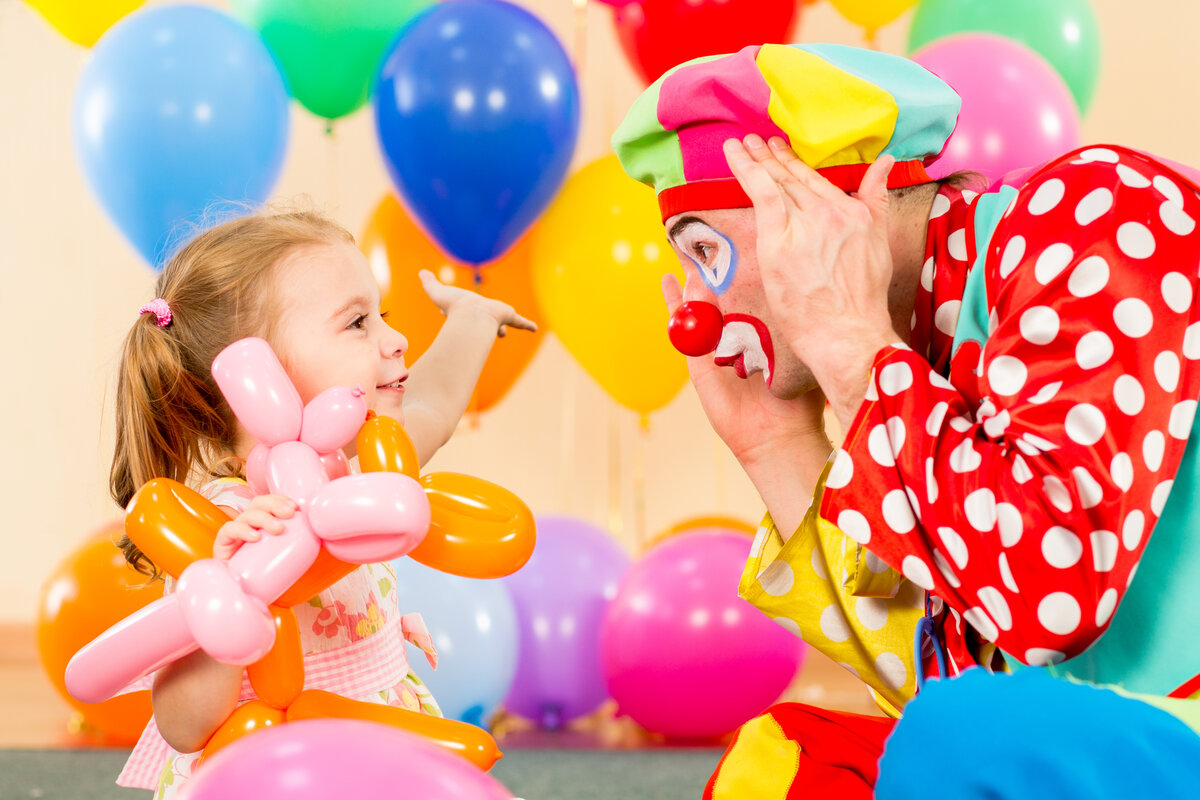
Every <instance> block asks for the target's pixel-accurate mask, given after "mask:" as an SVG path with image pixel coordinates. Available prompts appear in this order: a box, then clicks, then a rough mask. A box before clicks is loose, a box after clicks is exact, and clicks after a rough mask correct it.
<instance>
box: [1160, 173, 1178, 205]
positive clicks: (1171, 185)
mask: <svg viewBox="0 0 1200 800" xmlns="http://www.w3.org/2000/svg"><path fill="white" fill-rule="evenodd" d="M1154 188H1155V189H1158V191H1159V193H1160V194H1162V196H1163V197H1165V198H1167V200H1168V201H1170V202H1172V203H1174V204H1175V205H1177V206H1180V207H1182V206H1183V192H1181V191H1179V187H1178V186H1176V185H1175V181H1173V180H1171V179H1170V178H1168V177H1167V176H1166V175H1155V176H1154Z"/></svg>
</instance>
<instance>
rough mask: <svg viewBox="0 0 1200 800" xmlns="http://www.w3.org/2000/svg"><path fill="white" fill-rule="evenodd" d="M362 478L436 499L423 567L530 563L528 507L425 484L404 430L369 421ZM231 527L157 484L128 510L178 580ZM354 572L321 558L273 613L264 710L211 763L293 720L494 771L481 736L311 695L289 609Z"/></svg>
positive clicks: (449, 481)
mask: <svg viewBox="0 0 1200 800" xmlns="http://www.w3.org/2000/svg"><path fill="white" fill-rule="evenodd" d="M357 446H358V453H359V465H360V467H361V469H362V470H363V471H364V472H380V471H389V472H403V473H404V474H406V475H408V476H409V477H411V478H414V479H418V480H419V481H420V483H421V485H422V487H423V488H424V490H425V493H426V496H427V497H428V498H429V501H430V506H431V509H432V524H431V525H430V530H429V533H428V535H427V536H426V538H425V540H424V542H423V543H422V544H421V546H420V547H418V548H417V549H416V550H414V551H413V553H412V554H411V555H412V556H413V557H414V558H418V560H420V561H421V562H422V563H424V564H426V565H428V566H431V567H434V568H435V569H440V570H443V571H445V572H451V573H454V574H456V575H464V576H468V577H479V578H494V577H499V576H501V575H507V574H509V573H511V572H514V571H516V570H517V569H519V568H520V567H521V566H522V565H523V564H524V563H525V562H526V561H527V560H528V559H529V556H530V555H531V554H532V553H533V545H534V538H535V528H534V520H533V515H532V513H530V511H529V508H528V507H527V506H526V505H525V504H524V503H523V502H521V500H520V499H519V498H518V497H517V496H516V495H514V494H513V493H512V492H509V491H508V490H506V489H503V488H501V487H500V486H497V485H496V484H493V483H490V482H488V481H484V480H482V479H479V478H474V477H471V476H469V475H459V474H455V473H431V474H429V475H425V476H418V470H419V464H418V461H417V455H416V450H415V449H414V448H413V445H412V442H411V440H409V438H408V434H406V433H405V432H404V429H403V427H401V425H400V424H399V423H398V422H396V420H394V419H391V418H390V417H379V416H375V415H371V416H370V417H369V418H368V419H367V421H366V423H365V424H364V425H363V427H362V429H361V430H360V431H359V434H358V440H357ZM226 521H228V517H227V516H226V515H225V514H224V513H223V512H221V510H220V509H218V508H217V507H216V506H214V505H213V504H212V503H211V502H209V501H208V500H207V499H205V498H204V497H203V496H202V495H200V494H199V493H197V492H194V491H192V490H191V489H188V488H187V487H186V486H183V485H182V484H179V483H177V482H175V481H171V480H168V479H164V478H156V479H155V480H152V481H150V482H149V483H147V484H146V485H145V486H143V487H142V488H141V489H140V490H139V491H138V493H137V495H136V496H135V497H134V500H133V502H132V503H131V504H130V506H129V511H128V515H127V517H126V522H125V531H126V533H127V534H128V536H129V538H130V539H131V540H132V541H133V542H134V544H136V545H137V546H138V548H139V549H141V551H142V552H143V553H145V554H146V556H147V557H148V558H150V560H151V561H153V562H154V563H155V564H157V565H158V566H159V567H160V568H161V569H162V570H163V571H164V572H166V573H168V574H170V575H173V576H178V575H179V574H180V573H181V572H182V571H183V569H184V568H185V567H187V566H188V564H190V563H191V562H192V561H195V560H196V559H199V558H205V557H209V556H211V554H212V544H213V540H214V537H215V535H216V531H217V529H218V528H220V526H221V525H222V524H224V523H225V522H226ZM356 568H357V565H356V564H350V563H347V562H344V561H340V560H338V559H336V558H334V557H333V556H331V555H329V553H328V552H326V551H325V550H324V549H322V550H321V553H320V556H319V557H318V558H317V560H316V561H315V562H314V563H313V565H312V566H311V567H310V568H309V569H308V571H307V572H305V574H304V575H303V576H301V578H300V579H299V580H298V581H296V583H295V584H293V586H292V587H291V588H290V589H288V591H287V592H285V593H284V594H283V596H281V597H280V598H279V599H278V600H277V601H276V602H275V604H273V605H272V606H271V612H272V614H273V616H274V618H275V628H276V632H277V635H276V637H275V644H274V646H273V647H272V648H271V651H270V652H269V653H267V655H266V656H264V657H263V658H262V659H261V660H259V661H257V662H255V663H254V664H251V665H250V666H249V667H247V675H248V677H249V679H250V684H251V686H252V687H253V688H254V693H255V694H256V695H257V696H258V699H257V700H252V701H250V702H247V703H244V704H243V705H241V706H239V707H238V708H237V709H235V710H234V712H233V714H231V715H230V717H229V718H228V719H227V720H226V721H225V722H224V723H222V725H221V727H220V728H218V729H217V731H216V732H215V733H214V734H213V735H212V737H211V738H210V739H209V741H208V744H207V745H206V746H205V748H204V755H203V759H207V758H209V757H210V756H211V755H212V754H213V753H215V752H216V751H218V750H220V749H221V748H222V747H224V746H226V745H227V744H229V743H230V742H233V741H236V740H237V739H239V738H241V737H242V736H245V735H246V734H248V733H252V732H254V731H257V730H261V729H263V728H267V727H270V726H272V725H279V724H282V723H284V722H287V721H289V720H296V719H311V718H313V717H343V718H351V719H369V720H374V721H376V722H384V723H387V724H389V725H394V726H396V727H398V728H403V729H405V730H408V731H411V732H413V733H417V734H420V735H422V736H425V737H426V738H428V739H430V740H431V741H433V742H435V743H436V744H438V745H440V746H442V747H444V748H446V749H447V750H450V751H451V752H454V753H457V754H459V755H461V756H463V757H464V758H467V759H468V760H470V761H471V762H472V763H474V764H475V765H476V766H478V767H479V768H480V769H485V770H486V769H489V768H490V767H491V766H492V764H494V763H495V761H496V759H498V758H500V751H499V749H498V748H497V747H496V742H495V740H493V739H492V737H491V735H490V734H488V732H487V731H485V730H483V729H482V728H478V727H476V726H474V725H469V724H467V723H464V722H457V721H454V720H448V719H444V718H441V717H434V716H430V715H428V714H423V713H420V712H416V711H409V710H406V709H401V708H393V707H391V706H383V705H378V704H374V703H366V702H363V701H359V700H351V699H348V698H344V697H341V696H340V695H336V694H331V693H329V692H322V691H317V690H305V689H304V658H303V653H302V651H301V647H300V630H299V626H298V624H297V622H296V614H295V612H294V611H293V610H292V606H295V605H298V604H300V603H303V602H306V601H307V600H308V599H309V598H310V597H312V596H313V595H315V594H317V593H318V592H319V591H321V590H322V589H325V588H326V587H328V586H330V585H331V584H333V583H335V582H336V581H338V580H340V579H341V578H342V577H344V576H346V575H348V574H349V573H350V572H352V571H354V570H355V569H356Z"/></svg>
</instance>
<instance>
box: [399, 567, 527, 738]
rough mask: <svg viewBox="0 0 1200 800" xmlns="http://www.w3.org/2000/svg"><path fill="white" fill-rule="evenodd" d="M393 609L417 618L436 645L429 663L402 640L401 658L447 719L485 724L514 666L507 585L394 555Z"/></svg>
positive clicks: (515, 639)
mask: <svg viewBox="0 0 1200 800" xmlns="http://www.w3.org/2000/svg"><path fill="white" fill-rule="evenodd" d="M392 567H393V568H394V569H395V570H396V594H397V596H398V599H399V606H400V613H401V614H409V613H412V612H417V613H419V614H420V615H421V617H422V619H424V620H425V625H426V626H427V627H428V628H429V633H430V635H431V636H432V637H433V646H434V647H436V648H437V651H438V667H437V669H436V670H431V669H429V665H428V664H426V663H425V656H424V654H423V653H422V652H421V651H420V650H418V649H417V648H416V647H414V646H413V645H408V660H409V663H410V664H412V667H413V671H414V672H416V673H417V675H419V676H420V677H421V680H422V681H424V682H425V685H426V686H427V687H429V691H430V692H432V693H433V698H434V699H435V700H437V702H438V705H439V706H441V708H442V713H443V714H445V715H446V716H447V717H449V718H450V719H457V720H462V721H463V722H469V723H471V724H472V725H478V726H480V727H486V725H487V721H488V718H489V717H491V716H492V714H493V713H495V711H496V710H497V709H498V708H499V707H500V704H501V703H502V702H504V698H505V696H507V695H508V691H509V688H510V687H511V686H512V682H513V677H514V676H515V675H516V672H517V655H518V651H519V650H520V647H519V645H520V629H519V627H518V625H517V611H516V606H515V604H514V603H513V600H512V596H511V595H510V594H509V591H508V588H507V587H506V586H505V585H504V583H503V582H501V581H499V580H479V579H476V578H460V577H459V576H457V575H450V574H447V573H445V572H439V571H438V570H435V569H432V568H430V567H427V566H425V565H424V564H419V563H417V562H416V561H413V560H412V559H411V558H398V559H396V560H395V561H393V562H392Z"/></svg>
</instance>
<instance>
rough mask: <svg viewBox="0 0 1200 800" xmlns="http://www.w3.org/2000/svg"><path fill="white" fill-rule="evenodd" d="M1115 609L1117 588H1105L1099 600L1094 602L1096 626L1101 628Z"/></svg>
mask: <svg viewBox="0 0 1200 800" xmlns="http://www.w3.org/2000/svg"><path fill="white" fill-rule="evenodd" d="M1116 610H1117V590H1116V589H1112V588H1109V589H1106V590H1105V592H1104V594H1102V595H1100V602H1098V603H1096V627H1097V628H1103V627H1104V626H1105V625H1107V624H1108V621H1109V619H1111V618H1112V615H1113V612H1114V611H1116Z"/></svg>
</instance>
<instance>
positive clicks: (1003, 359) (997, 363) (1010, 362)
mask: <svg viewBox="0 0 1200 800" xmlns="http://www.w3.org/2000/svg"><path fill="white" fill-rule="evenodd" d="M987 374H988V383H989V384H990V385H991V387H992V391H994V392H995V393H996V394H998V395H1001V396H1002V397H1009V396H1011V395H1014V394H1016V393H1017V392H1019V391H1021V387H1022V386H1024V385H1025V378H1026V377H1028V374H1029V372H1028V370H1026V369H1025V365H1024V364H1023V363H1021V360H1020V359H1019V358H1014V357H1013V356H997V357H996V358H994V359H992V362H991V363H990V364H988V370H987Z"/></svg>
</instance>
